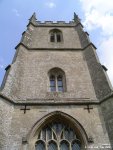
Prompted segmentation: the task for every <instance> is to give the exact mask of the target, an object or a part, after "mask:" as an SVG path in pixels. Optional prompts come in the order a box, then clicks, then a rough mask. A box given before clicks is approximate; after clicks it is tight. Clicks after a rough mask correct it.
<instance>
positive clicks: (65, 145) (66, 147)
mask: <svg viewBox="0 0 113 150" xmlns="http://www.w3.org/2000/svg"><path fill="white" fill-rule="evenodd" d="M60 150H69V143H68V142H67V141H63V142H61V144H60Z"/></svg>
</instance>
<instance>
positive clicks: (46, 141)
mask: <svg viewBox="0 0 113 150" xmlns="http://www.w3.org/2000/svg"><path fill="white" fill-rule="evenodd" d="M35 150H81V141H80V139H79V138H78V136H77V135H76V132H75V131H74V130H73V129H72V128H71V127H70V126H68V125H66V124H64V123H62V122H56V121H55V122H52V123H49V124H48V125H45V126H44V127H43V128H42V129H41V130H40V131H39V135H38V136H37V142H36V144H35Z"/></svg>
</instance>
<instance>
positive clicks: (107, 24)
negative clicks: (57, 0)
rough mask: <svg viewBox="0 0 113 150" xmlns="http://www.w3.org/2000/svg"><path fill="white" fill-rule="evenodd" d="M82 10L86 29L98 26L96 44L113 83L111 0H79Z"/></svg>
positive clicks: (112, 2)
mask: <svg viewBox="0 0 113 150" xmlns="http://www.w3.org/2000/svg"><path fill="white" fill-rule="evenodd" d="M80 2H81V4H82V9H83V11H84V15H85V20H84V22H83V24H84V26H85V27H86V29H87V30H89V31H93V30H97V29H98V28H99V30H100V33H101V37H98V35H97V37H96V39H97V41H98V40H99V41H100V39H101V42H100V43H99V45H98V53H99V57H100V60H101V62H102V63H103V64H105V65H106V66H107V68H108V75H109V77H110V79H111V81H112V84H113V67H112V66H113V58H112V57H113V0H108V1H107V0H80Z"/></svg>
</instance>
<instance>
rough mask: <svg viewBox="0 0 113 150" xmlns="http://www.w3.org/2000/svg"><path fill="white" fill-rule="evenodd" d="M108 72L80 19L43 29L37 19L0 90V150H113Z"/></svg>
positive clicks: (31, 21)
mask: <svg viewBox="0 0 113 150" xmlns="http://www.w3.org/2000/svg"><path fill="white" fill-rule="evenodd" d="M106 70H107V69H106V67H105V66H103V65H101V64H100V62H99V60H98V57H97V55H96V48H95V46H94V45H93V44H92V43H91V42H90V40H89V37H88V33H87V32H84V30H83V26H82V24H81V22H80V19H79V17H78V16H77V15H76V14H74V20H73V21H71V22H69V23H65V22H64V21H58V22H57V23H53V22H52V21H46V22H44V23H41V22H40V21H37V20H36V16H35V13H34V14H33V15H32V17H31V18H30V19H29V24H28V25H27V30H26V31H24V32H23V34H22V39H21V41H20V43H19V44H18V45H17V46H16V53H15V56H14V59H13V61H12V63H11V64H10V65H9V66H8V67H6V74H5V77H4V80H3V83H2V85H1V91H0V150H85V149H86V150H89V149H95V148H97V147H98V149H99V150H101V149H105V150H107V149H112V148H109V147H110V144H113V91H112V87H111V86H110V83H109V81H108V78H107V75H106ZM108 146H109V147H108Z"/></svg>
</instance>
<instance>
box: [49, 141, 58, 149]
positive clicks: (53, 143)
mask: <svg viewBox="0 0 113 150" xmlns="http://www.w3.org/2000/svg"><path fill="white" fill-rule="evenodd" d="M48 150H58V148H57V144H56V143H55V142H54V141H51V142H50V143H49V145H48Z"/></svg>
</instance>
